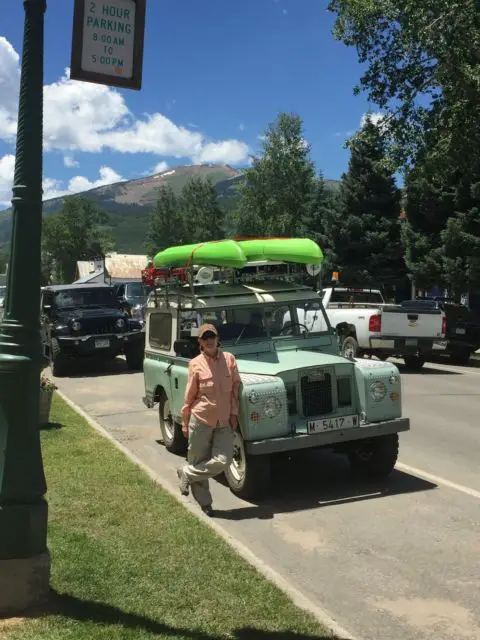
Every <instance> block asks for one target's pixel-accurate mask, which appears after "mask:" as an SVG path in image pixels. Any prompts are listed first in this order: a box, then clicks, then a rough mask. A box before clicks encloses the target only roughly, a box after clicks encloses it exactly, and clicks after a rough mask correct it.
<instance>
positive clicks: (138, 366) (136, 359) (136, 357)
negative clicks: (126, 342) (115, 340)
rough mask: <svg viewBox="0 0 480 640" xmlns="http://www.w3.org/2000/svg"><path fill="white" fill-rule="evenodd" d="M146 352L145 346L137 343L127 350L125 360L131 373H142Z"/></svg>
mask: <svg viewBox="0 0 480 640" xmlns="http://www.w3.org/2000/svg"><path fill="white" fill-rule="evenodd" d="M144 355H145V350H144V348H143V344H141V343H137V344H133V345H130V346H128V347H126V348H125V359H126V360H127V367H128V368H129V369H130V371H142V369H143V358H144Z"/></svg>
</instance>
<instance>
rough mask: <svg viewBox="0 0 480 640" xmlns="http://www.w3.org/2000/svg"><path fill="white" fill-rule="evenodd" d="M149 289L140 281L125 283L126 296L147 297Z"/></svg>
mask: <svg viewBox="0 0 480 640" xmlns="http://www.w3.org/2000/svg"><path fill="white" fill-rule="evenodd" d="M148 293H149V289H148V287H146V286H145V285H144V284H142V283H141V282H130V283H129V284H126V285H125V296H126V297H127V298H145V299H146V298H148Z"/></svg>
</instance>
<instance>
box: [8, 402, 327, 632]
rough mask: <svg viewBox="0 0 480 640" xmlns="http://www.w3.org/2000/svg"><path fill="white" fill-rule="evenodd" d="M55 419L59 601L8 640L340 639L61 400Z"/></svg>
mask: <svg viewBox="0 0 480 640" xmlns="http://www.w3.org/2000/svg"><path fill="white" fill-rule="evenodd" d="M51 420H52V425H51V428H50V429H48V430H45V431H43V432H42V446H43V456H44V463H45V471H46V475H47V480H48V500H49V506H50V527H49V548H50V552H51V554H52V581H51V582H52V590H53V591H52V598H51V602H50V604H49V605H48V608H47V609H46V610H45V611H44V612H42V614H41V615H39V616H38V617H31V618H24V619H22V620H20V621H5V622H4V624H3V626H2V623H1V621H0V638H1V639H2V640H4V639H7V638H8V640H63V639H64V638H65V639H66V638H75V640H100V639H101V638H102V639H108V640H116V639H121V640H133V639H135V640H140V639H143V638H145V639H147V638H175V639H176V640H183V639H185V640H217V639H220V638H234V639H236V640H247V639H254V638H258V639H260V640H289V639H291V640H293V639H297V640H303V639H313V638H315V639H320V638H322V639H323V638H330V637H331V636H330V635H329V634H328V633H327V632H326V631H325V629H323V628H322V627H321V626H320V625H319V624H318V623H317V622H316V621H315V620H314V619H313V617H311V616H310V615H309V614H307V613H305V612H303V611H302V610H300V609H298V608H297V607H295V606H294V605H293V603H292V602H291V601H290V600H289V599H288V598H287V597H286V596H285V595H284V594H283V593H282V592H281V591H280V590H279V589H277V588H276V587H275V586H274V585H272V584H271V583H270V582H268V581H267V580H266V579H265V578H263V577H262V576H261V575H260V574H258V573H257V572H256V571H255V570H254V569H253V568H252V567H250V566H249V565H248V563H246V562H245V561H244V560H243V559H242V558H240V557H239V556H238V555H236V554H235V552H234V551H233V550H232V549H231V548H230V547H229V546H228V545H227V544H226V543H225V542H224V541H223V540H221V539H220V538H219V537H218V536H217V535H216V534H215V533H214V532H212V531H211V529H209V528H208V527H207V526H206V525H205V524H204V523H202V522H201V521H200V520H198V519H197V518H195V517H194V516H193V515H192V514H191V513H190V512H189V511H187V510H186V509H185V508H184V507H183V506H182V505H181V504H179V503H178V502H177V501H176V500H175V499H173V498H172V497H171V496H170V495H169V494H168V493H166V492H165V491H163V490H162V488H161V487H159V486H158V485H156V484H155V483H154V482H153V481H152V480H151V479H150V478H148V476H146V474H144V473H143V472H142V471H141V470H140V469H139V468H138V467H136V466H135V465H134V464H133V463H132V462H130V461H129V460H128V459H127V458H126V457H125V456H124V455H123V454H122V453H121V452H120V451H118V450H117V449H115V448H114V447H113V446H112V444H111V443H109V442H108V441H107V440H105V439H104V438H102V437H101V436H100V435H99V434H97V433H96V432H95V431H93V430H92V429H91V427H90V426H89V425H88V424H87V423H86V422H85V420H84V419H83V418H82V417H80V416H79V415H78V414H77V413H75V412H74V411H72V409H70V407H69V406H68V405H67V404H65V402H63V400H61V398H59V397H55V398H54V403H53V407H52V416H51ZM54 427H55V428H54ZM15 622H17V624H15Z"/></svg>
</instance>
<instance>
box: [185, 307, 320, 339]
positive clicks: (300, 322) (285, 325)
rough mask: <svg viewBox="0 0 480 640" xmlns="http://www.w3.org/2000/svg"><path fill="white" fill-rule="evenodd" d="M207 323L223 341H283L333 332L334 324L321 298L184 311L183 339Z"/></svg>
mask: <svg viewBox="0 0 480 640" xmlns="http://www.w3.org/2000/svg"><path fill="white" fill-rule="evenodd" d="M204 322H208V323H211V324H213V325H215V327H216V328H217V330H218V333H219V336H220V339H221V341H222V342H228V343H231V342H233V343H239V342H247V341H259V340H269V339H274V340H279V339H282V338H284V339H286V338H291V337H292V336H301V335H304V334H311V333H313V334H320V333H329V332H330V331H331V326H330V323H329V321H328V318H327V316H326V314H325V312H324V309H323V307H322V304H321V303H320V302H319V301H318V300H312V301H302V302H297V303H289V304H272V305H251V306H244V307H234V308H228V307H227V308H218V309H204V310H203V309H197V310H195V311H193V310H192V311H186V310H184V311H182V312H181V319H180V338H188V337H190V336H192V335H195V334H196V329H197V328H198V327H199V326H200V325H201V324H203V323H204Z"/></svg>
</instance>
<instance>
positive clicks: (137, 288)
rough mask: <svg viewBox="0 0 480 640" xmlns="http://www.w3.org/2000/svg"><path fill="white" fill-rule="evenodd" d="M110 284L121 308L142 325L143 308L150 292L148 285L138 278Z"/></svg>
mask: <svg viewBox="0 0 480 640" xmlns="http://www.w3.org/2000/svg"><path fill="white" fill-rule="evenodd" d="M112 286H113V288H114V290H115V295H116V297H117V299H118V301H119V302H120V303H121V304H122V308H123V309H125V311H127V312H128V313H130V315H131V317H132V318H134V319H135V320H137V321H138V322H140V324H142V325H143V322H144V308H145V304H146V302H147V298H148V294H149V293H150V289H149V287H147V286H146V285H144V284H143V283H142V282H139V281H138V280H125V281H123V282H114V283H112Z"/></svg>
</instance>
